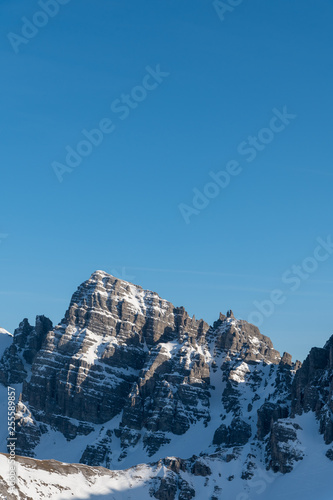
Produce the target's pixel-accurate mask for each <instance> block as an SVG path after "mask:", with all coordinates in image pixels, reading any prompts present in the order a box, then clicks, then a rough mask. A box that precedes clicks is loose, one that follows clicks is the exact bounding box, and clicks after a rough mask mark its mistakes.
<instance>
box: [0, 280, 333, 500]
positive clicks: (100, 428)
mask: <svg viewBox="0 0 333 500" xmlns="http://www.w3.org/2000/svg"><path fill="white" fill-rule="evenodd" d="M332 349H333V342H332V338H331V339H330V340H329V341H328V342H327V344H326V345H325V347H324V348H314V349H312V350H311V352H310V354H309V356H308V358H307V359H306V360H305V362H304V364H303V365H301V363H300V362H295V363H293V362H292V359H291V356H290V355H289V354H288V353H283V355H282V356H281V355H280V353H279V352H278V351H276V350H275V349H274V347H273V344H272V342H271V340H270V339H269V338H268V337H266V336H264V335H262V334H261V333H260V331H259V329H258V328H257V327H256V326H254V325H252V324H249V323H247V322H246V321H243V320H238V319H236V318H235V317H234V315H233V313H232V311H228V312H227V313H226V314H225V315H224V314H222V313H220V315H219V318H218V319H217V320H216V321H215V323H214V324H213V325H212V326H209V325H208V324H207V323H205V321H203V320H196V319H195V317H192V318H191V317H190V316H189V315H188V314H187V312H186V311H185V309H184V308H183V307H175V306H173V305H172V304H171V303H170V302H168V301H166V300H164V299H162V298H161V297H159V296H158V294H157V293H155V292H151V291H148V290H144V289H143V288H141V287H140V286H136V285H133V284H131V283H129V282H126V281H123V280H121V279H117V278H115V277H113V276H111V275H109V274H107V273H105V272H103V271H96V272H94V273H93V274H92V275H91V277H90V278H89V279H88V280H87V281H85V282H84V283H82V284H81V285H80V286H79V287H78V289H77V291H76V292H75V293H74V294H73V296H72V299H71V302H70V305H69V308H68V310H67V312H66V314H65V316H64V319H63V320H62V321H61V323H60V324H59V325H57V326H55V327H53V325H52V323H51V322H50V320H48V319H47V318H45V317H44V316H37V318H36V324H35V326H31V325H30V324H29V322H28V321H27V320H26V319H25V320H23V321H22V323H21V324H20V325H19V327H18V329H16V330H15V332H14V336H13V339H12V344H11V345H10V346H8V347H6V349H5V350H4V353H3V355H2V358H1V361H0V381H1V382H2V384H4V385H8V384H21V385H19V387H21V389H20V390H21V395H20V398H19V402H18V404H17V409H16V427H17V452H18V453H19V454H21V455H24V456H27V457H35V458H38V459H56V460H60V461H61V462H76V463H77V462H80V463H81V464H85V465H87V466H94V467H95V466H103V467H105V468H107V469H113V470H114V469H127V468H128V467H136V466H137V465H138V464H140V463H146V464H149V463H155V464H156V463H158V464H160V466H159V467H162V466H163V467H165V471H166V472H165V475H164V476H163V478H164V479H163V478H162V476H156V478H155V479H149V481H152V482H151V483H149V484H150V486H149V488H150V490H149V491H151V496H155V498H160V499H164V498H168V499H169V498H170V499H174V498H179V499H181V498H183V499H185V498H186V499H188V498H189V499H190V498H192V497H193V496H195V491H196V487H195V484H194V483H195V481H194V482H193V481H192V480H191V477H194V476H200V477H202V478H204V477H206V476H207V477H208V476H210V475H213V476H214V481H215V486H216V487H217V489H216V490H214V489H213V490H212V491H213V492H212V496H211V498H213V497H214V495H215V497H214V498H220V497H219V496H218V495H217V493H218V488H220V487H221V488H222V489H223V488H224V489H228V488H229V486H228V482H230V481H232V480H233V479H235V480H237V481H245V482H246V481H252V480H254V478H255V477H256V474H257V473H258V471H260V470H262V468H264V469H268V470H271V471H273V472H274V473H280V474H285V473H289V472H291V471H293V469H294V468H295V467H297V466H298V465H299V463H301V462H303V461H306V457H307V455H308V453H309V450H307V449H306V447H305V444H304V443H305V442H306V439H307V438H306V436H305V434H304V433H305V430H304V429H305V428H304V429H303V426H304V425H305V424H306V425H310V424H309V420H308V419H307V420H304V415H306V414H308V413H309V415H311V418H312V421H313V423H312V424H311V425H313V428H316V429H317V430H316V432H317V438H316V439H317V441H318V443H322V445H321V446H322V448H321V449H322V451H321V453H322V456H323V457H324V458H323V460H328V461H329V458H330V457H333V449H332V448H330V447H329V446H330V445H331V444H332V442H333V427H332V422H333V419H332V414H333V405H332V397H331V396H332V392H333V386H332V371H333V351H332ZM304 436H305V437H304ZM4 439H5V438H4ZM4 439H2V442H4ZM3 451H5V449H3ZM325 454H326V455H325ZM198 456H200V457H201V458H200V459H198ZM166 457H176V458H174V462H172V463H171V462H170V461H169V462H168V461H167V459H166ZM161 460H163V462H161ZM168 460H169V459H168ZM304 463H305V462H304ZM147 467H150V466H149V465H147ZM154 470H155V469H154ZM217 470H219V475H218V476H216V474H215V472H214V471H217ZM153 476H154V474H152V475H151V478H152V477H153ZM149 477H150V476H149ZM154 477H155V476H154ZM219 477H220V478H221V479H219ZM231 478H232V479H231ZM191 481H192V482H191ZM220 483H221V485H220V486H219V484H220ZM237 484H238V483H237ZM239 484H240V483H239ZM170 489H171V490H170ZM165 491H175V493H174V496H172V495H171V496H163V495H164V493H165ZM214 491H215V493H214ZM163 492H164V493H163ZM177 492H178V493H177ZM213 493H214V494H213ZM176 495H178V496H176ZM181 495H182V496H181ZM186 495H187V496H186ZM129 498H132V497H129ZM133 498H134V497H133ZM205 498H210V497H209V496H205ZM221 498H222V497H221ZM249 498H250V497H249Z"/></svg>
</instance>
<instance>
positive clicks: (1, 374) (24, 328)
mask: <svg viewBox="0 0 333 500" xmlns="http://www.w3.org/2000/svg"><path fill="white" fill-rule="evenodd" d="M52 328H53V325H52V322H51V321H50V320H49V319H48V318H46V317H45V316H37V317H36V324H35V327H33V326H31V325H30V324H29V321H28V320H27V319H26V318H25V319H24V320H23V321H22V322H21V323H20V325H19V327H18V328H17V329H16V330H15V332H14V337H13V344H12V345H11V346H10V347H8V348H7V349H6V350H5V352H4V354H3V356H2V358H1V361H0V382H2V383H3V384H4V385H9V384H19V383H21V382H23V380H25V378H26V377H27V370H26V366H25V365H31V364H32V363H33V361H34V359H35V357H36V354H37V352H38V351H39V350H40V348H41V346H42V343H43V342H44V340H45V338H46V335H47V333H48V332H49V331H50V330H52Z"/></svg>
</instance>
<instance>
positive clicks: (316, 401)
mask: <svg viewBox="0 0 333 500" xmlns="http://www.w3.org/2000/svg"><path fill="white" fill-rule="evenodd" d="M308 411H313V412H315V413H316V416H317V418H318V419H319V421H320V431H321V432H322V433H323V434H324V439H325V442H326V443H327V444H330V443H332V442H333V336H332V337H331V338H330V340H329V341H328V342H327V343H326V345H325V346H324V348H323V349H320V348H318V347H314V348H312V349H311V351H310V354H309V355H308V357H307V358H306V360H305V361H304V363H303V366H302V367H301V368H300V369H299V370H298V371H297V373H296V376H295V379H294V382H293V385H292V414H293V415H295V414H301V413H303V412H308Z"/></svg>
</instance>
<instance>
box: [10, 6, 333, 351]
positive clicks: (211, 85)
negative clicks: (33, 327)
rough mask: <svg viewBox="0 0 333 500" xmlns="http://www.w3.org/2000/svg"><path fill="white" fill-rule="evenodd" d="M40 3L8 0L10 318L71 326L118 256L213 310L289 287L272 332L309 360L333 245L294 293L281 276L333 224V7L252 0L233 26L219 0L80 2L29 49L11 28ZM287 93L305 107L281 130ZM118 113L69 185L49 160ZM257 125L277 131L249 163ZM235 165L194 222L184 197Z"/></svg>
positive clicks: (171, 295)
mask: <svg viewBox="0 0 333 500" xmlns="http://www.w3.org/2000/svg"><path fill="white" fill-rule="evenodd" d="M63 1H64V0H63ZM40 10H41V7H40V6H39V5H38V3H37V1H32V0H17V1H15V2H13V1H12V0H2V1H1V5H0V15H1V20H2V23H1V24H2V27H1V32H0V40H1V44H0V57H1V65H2V77H1V82H0V85H1V109H2V112H1V119H2V126H1V139H2V159H1V163H2V174H1V217H0V235H6V234H7V235H8V236H7V237H6V238H4V237H3V236H1V238H0V273H1V284H0V323H1V326H3V327H5V328H7V329H9V330H11V331H12V330H13V329H14V328H15V327H16V326H17V325H18V323H19V322H20V321H21V320H22V318H23V317H28V318H29V319H30V320H31V321H33V320H34V316H35V315H36V314H45V315H48V316H49V317H50V318H51V319H52V320H53V322H55V323H57V322H58V321H60V319H61V318H62V317H63V315H64V313H65V310H66V308H67V306H68V303H69V300H70V297H71V294H72V293H73V292H74V291H75V289H76V287H77V286H78V285H79V284H80V283H81V282H82V281H84V280H85V279H87V278H88V277H89V276H90V274H91V273H92V272H93V271H94V270H96V269H103V270H105V271H107V272H110V273H112V274H116V275H118V276H120V277H122V276H123V277H125V278H126V277H128V278H129V279H131V280H132V281H133V282H135V283H137V284H140V285H142V286H143V287H145V288H148V289H151V290H155V291H157V292H158V293H159V294H160V295H161V296H162V297H164V298H166V299H169V300H170V301H172V302H173V303H174V304H175V305H184V306H185V308H186V309H187V310H188V312H189V313H190V314H194V313H195V315H196V317H203V318H204V319H205V320H206V321H207V322H209V323H212V322H213V321H214V320H215V319H216V318H217V317H218V313H219V311H220V310H221V311H223V312H225V311H226V310H227V309H229V308H232V309H233V310H234V313H235V315H236V316H237V317H239V318H244V319H248V317H249V315H250V313H251V312H253V311H254V310H256V307H255V306H254V301H257V302H259V303H262V301H264V300H267V298H269V295H270V293H271V291H272V290H274V289H277V288H278V289H280V290H281V291H282V292H283V294H284V295H283V300H284V302H283V304H280V305H276V306H274V307H275V310H274V313H273V314H269V315H268V317H266V318H265V319H264V321H263V322H262V325H261V326H260V329H261V331H262V333H264V334H266V335H269V336H270V337H271V338H272V340H273V342H274V345H275V347H276V348H277V349H279V350H280V351H283V350H286V351H289V352H291V353H292V354H293V356H294V357H297V358H301V359H302V358H304V357H305V356H306V354H307V352H308V350H309V348H310V347H311V346H313V345H318V346H321V345H323V343H324V342H325V341H326V340H327V339H328V338H329V336H330V335H331V334H332V333H333V308H332V298H333V292H332V284H333V272H332V265H333V255H330V257H329V258H328V259H327V260H325V261H321V262H319V263H318V262H317V264H318V265H316V262H315V263H314V262H313V261H307V262H308V266H310V267H311V265H312V266H313V268H315V267H317V269H316V270H315V271H314V272H311V273H310V275H309V276H308V277H307V279H303V278H302V279H300V283H299V286H297V287H296V286H294V288H296V289H295V290H294V291H292V290H291V288H292V284H291V282H289V283H288V284H287V283H285V282H282V281H281V277H282V275H283V274H284V273H286V272H288V271H289V270H290V269H291V268H292V266H293V265H301V264H302V262H303V260H304V259H305V258H308V257H311V256H312V255H313V252H314V250H315V248H316V247H317V245H318V243H317V242H316V240H317V238H318V237H321V238H324V239H326V237H327V236H328V235H330V234H331V233H333V230H332V181H333V169H332V114H333V106H332V88H333V70H332V68H333V66H332V63H333V53H332V46H333V31H332V24H333V5H332V2H331V1H330V0H321V2H320V5H319V4H318V2H316V1H315V0H311V1H310V0H294V1H293V2H290V1H289V0H270V1H269V2H263V1H259V0H252V1H251V2H250V1H246V0H244V2H242V3H240V5H239V6H237V7H235V8H234V10H233V11H232V12H227V13H226V15H225V19H224V20H223V21H222V20H221V19H220V18H219V16H218V13H217V12H216V10H215V9H214V7H213V3H212V2H210V1H204V0H200V1H199V0H184V1H181V2H180V1H179V0H177V1H176V0H168V1H156V0H150V1H147V0H143V1H141V2H137V1H133V0H129V1H120V0H109V1H106V0H99V1H93V0H71V1H69V2H68V3H67V4H65V5H61V6H60V7H59V12H58V13H57V15H55V16H54V17H53V18H50V19H49V20H48V18H47V17H46V21H48V22H47V24H46V25H45V26H44V27H40V28H38V32H37V33H35V34H34V36H32V35H31V31H30V39H27V38H25V41H26V42H22V39H19V38H15V40H16V51H15V50H14V47H13V43H14V42H13V35H11V37H12V38H11V40H12V42H11V41H10V40H9V38H8V33H14V34H15V35H20V36H22V29H25V33H27V31H26V30H27V29H28V28H24V23H25V21H22V18H23V17H26V18H27V19H28V20H32V19H35V21H36V22H37V23H40V24H43V22H44V21H45V16H43V15H42V16H40V15H37V16H36V15H35V14H36V12H38V11H40ZM34 16H35V17H34ZM30 30H31V27H30ZM28 34H29V33H28ZM14 45H15V43H14ZM16 52H17V53H16ZM157 65H160V71H162V72H164V73H169V76H165V77H164V78H163V81H162V83H160V84H159V85H157V86H156V85H154V82H155V81H154V80H153V78H152V77H150V79H149V85H150V86H151V87H152V86H154V87H157V88H154V90H152V89H151V90H149V91H147V92H146V93H147V96H146V98H145V99H142V100H141V101H140V102H137V103H134V105H133V100H132V101H131V105H132V107H133V109H130V108H128V109H130V112H129V113H125V111H124V113H123V115H125V114H129V116H127V117H126V118H125V119H123V120H122V119H121V117H123V115H122V114H120V113H119V112H118V113H116V112H114V111H112V110H111V108H110V106H111V105H112V103H114V102H115V100H116V99H123V98H124V99H126V97H124V96H126V94H130V93H131V92H132V91H133V89H134V88H135V87H136V86H140V85H142V82H143V80H144V78H145V76H146V75H147V69H146V68H147V66H149V67H150V69H151V70H153V69H156V66H157ZM147 78H148V77H147ZM145 81H146V83H147V82H148V80H147V79H146V80H145ZM133 92H134V93H136V94H135V95H136V96H138V99H141V97H143V93H142V89H141V90H140V89H136V90H134V91H133ZM140 92H141V93H140ZM122 96H123V97H122ZM118 104H119V103H118ZM284 106H286V107H287V111H288V113H290V114H293V115H297V116H296V118H293V119H291V120H290V123H289V124H288V125H285V127H284V130H282V131H281V132H275V133H274V137H273V138H272V137H270V133H269V131H268V132H267V130H266V131H264V132H262V129H263V128H267V127H269V125H270V123H271V120H272V117H273V116H274V113H273V111H272V110H273V109H274V108H276V109H277V110H278V111H280V112H281V111H282V110H283V107H284ZM104 118H109V119H110V120H112V122H113V128H114V130H113V132H112V133H110V134H105V135H104V139H103V142H102V143H101V144H100V145H99V146H95V147H93V148H92V151H91V153H90V155H89V156H86V157H85V158H83V160H82V161H81V163H80V165H79V166H77V167H76V168H75V169H74V170H73V171H72V172H71V173H68V172H67V173H65V174H64V175H63V182H61V183H60V182H59V181H58V179H57V176H56V175H55V172H54V170H53V168H52V163H53V162H55V161H57V162H59V163H63V164H64V163H65V157H66V150H65V148H66V146H71V147H73V148H75V147H76V146H77V144H78V143H79V142H80V141H82V140H83V139H84V137H83V135H82V132H81V131H82V130H83V129H86V130H91V129H92V128H96V126H98V125H99V123H100V121H101V120H102V119H104ZM274 123H275V125H277V122H274ZM279 126H281V121H280V122H279ZM258 132H261V137H262V138H263V139H264V140H265V138H266V142H267V138H268V139H269V141H270V142H269V143H267V144H266V145H265V146H264V147H263V146H262V143H260V144H259V147H260V149H261V150H260V151H257V152H256V158H255V159H254V160H253V161H252V162H249V161H247V160H248V159H249V157H250V153H248V154H247V155H245V154H244V153H243V154H241V153H240V152H239V151H238V147H239V146H240V144H241V143H244V141H245V142H246V141H248V140H249V139H248V138H249V136H252V137H257V136H258ZM265 134H266V135H265ZM267 134H268V135H267ZM257 144H258V143H257ZM244 148H245V145H244V144H243V151H244ZM231 160H235V161H237V162H238V164H239V166H240V168H241V172H240V173H239V175H237V176H232V177H231V180H230V183H229V185H228V186H227V187H225V188H223V189H222V188H221V190H220V193H219V194H218V195H217V196H215V198H213V199H211V200H209V202H208V203H206V204H207V207H206V208H204V209H202V210H197V209H195V210H196V211H197V212H199V213H195V214H193V215H192V216H191V217H190V223H189V224H186V223H185V221H184V218H183V217H182V215H181V213H180V210H179V205H180V204H182V203H183V204H186V205H188V206H189V207H190V206H192V208H193V205H192V199H193V196H194V192H193V189H194V188H197V189H198V190H199V191H200V192H202V191H203V189H204V188H205V186H206V184H207V183H208V182H210V181H212V178H211V177H210V176H209V172H211V171H214V172H218V171H220V170H225V168H226V165H227V163H228V162H230V161H231ZM211 189H214V188H213V187H212V188H211ZM323 255H324V253H323V251H322V253H321V256H323ZM311 262H312V263H311ZM124 268H125V269H124ZM290 272H291V271H290ZM289 279H290V274H289ZM294 285H295V282H294ZM281 301H282V300H281Z"/></svg>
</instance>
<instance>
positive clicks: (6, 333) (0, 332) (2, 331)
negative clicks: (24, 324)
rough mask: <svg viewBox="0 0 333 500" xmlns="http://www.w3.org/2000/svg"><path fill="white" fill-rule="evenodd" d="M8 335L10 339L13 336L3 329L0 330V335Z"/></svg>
mask: <svg viewBox="0 0 333 500" xmlns="http://www.w3.org/2000/svg"><path fill="white" fill-rule="evenodd" d="M1 334H2V335H10V337H12V336H13V334H12V333H9V332H8V331H7V330H5V329H4V328H0V335H1Z"/></svg>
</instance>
